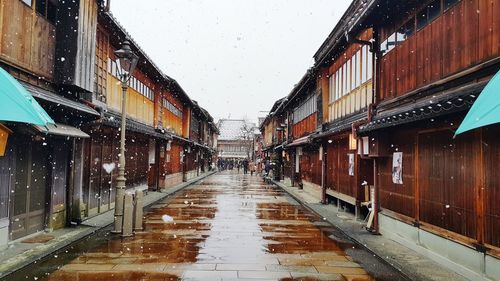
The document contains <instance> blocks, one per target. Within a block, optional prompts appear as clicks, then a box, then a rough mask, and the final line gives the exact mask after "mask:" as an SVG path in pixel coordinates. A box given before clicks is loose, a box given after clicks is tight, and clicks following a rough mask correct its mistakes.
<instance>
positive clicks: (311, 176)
mask: <svg viewBox="0 0 500 281" xmlns="http://www.w3.org/2000/svg"><path fill="white" fill-rule="evenodd" d="M300 175H301V178H302V180H305V181H308V182H312V183H314V184H317V185H321V161H320V160H319V151H318V150H306V149H304V150H303V152H302V155H301V156H300Z"/></svg>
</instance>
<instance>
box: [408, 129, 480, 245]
mask: <svg viewBox="0 0 500 281" xmlns="http://www.w3.org/2000/svg"><path fill="white" fill-rule="evenodd" d="M452 138H453V132H452V131H449V130H446V131H438V132H429V133H422V134H420V135H419V136H418V162H419V165H418V178H419V180H418V184H419V190H420V202H419V204H420V214H419V215H420V220H421V221H423V222H427V223H430V224H432V225H435V226H439V227H441V228H444V229H447V230H451V231H453V232H455V233H459V234H461V235H464V236H467V237H471V238H475V236H476V214H475V207H476V206H475V202H476V200H475V196H474V194H475V191H474V178H475V177H476V176H479V175H476V170H475V168H476V167H475V166H474V161H473V154H474V153H477V151H474V150H473V141H474V138H473V135H471V134H466V135H463V136H461V137H460V138H457V141H453V140H452Z"/></svg>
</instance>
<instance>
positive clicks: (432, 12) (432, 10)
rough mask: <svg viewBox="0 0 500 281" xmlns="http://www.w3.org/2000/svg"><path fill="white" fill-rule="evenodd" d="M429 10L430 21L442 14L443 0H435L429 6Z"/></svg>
mask: <svg viewBox="0 0 500 281" xmlns="http://www.w3.org/2000/svg"><path fill="white" fill-rule="evenodd" d="M427 8H428V10H429V22H431V21H433V20H434V19H435V18H437V17H438V16H439V14H441V0H434V1H432V2H431V3H430V4H429V5H428V6H427Z"/></svg>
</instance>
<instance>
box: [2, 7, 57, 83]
mask: <svg viewBox="0 0 500 281" xmlns="http://www.w3.org/2000/svg"><path fill="white" fill-rule="evenodd" d="M55 43H56V29H55V26H54V25H52V24H51V23H50V22H48V21H47V20H46V19H45V18H43V17H41V16H39V15H37V14H36V13H35V12H34V10H33V9H32V8H30V7H28V6H27V5H25V4H23V3H22V2H21V1H12V0H11V1H8V0H3V1H1V4H0V59H1V60H4V61H6V62H7V63H9V64H12V65H14V66H17V67H20V68H22V69H24V70H25V71H27V72H29V73H32V74H34V75H37V76H39V77H44V78H45V79H47V80H49V81H50V80H52V78H53V72H54V57H55Z"/></svg>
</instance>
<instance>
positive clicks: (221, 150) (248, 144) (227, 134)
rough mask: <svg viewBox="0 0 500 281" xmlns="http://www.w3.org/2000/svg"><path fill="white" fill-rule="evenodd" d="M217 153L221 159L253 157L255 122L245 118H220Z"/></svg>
mask: <svg viewBox="0 0 500 281" xmlns="http://www.w3.org/2000/svg"><path fill="white" fill-rule="evenodd" d="M217 127H218V128H219V131H220V135H219V139H218V142H217V153H218V156H219V158H221V159H234V160H237V159H245V158H249V159H251V158H253V155H254V151H255V148H254V136H255V128H256V126H255V124H254V123H250V122H248V121H245V120H243V119H220V120H219V122H218V123H217Z"/></svg>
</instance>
